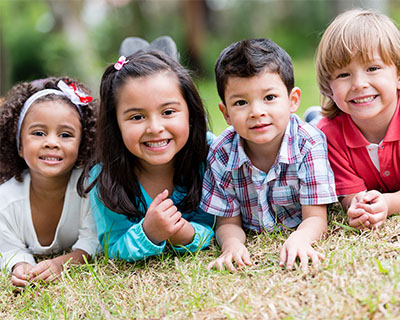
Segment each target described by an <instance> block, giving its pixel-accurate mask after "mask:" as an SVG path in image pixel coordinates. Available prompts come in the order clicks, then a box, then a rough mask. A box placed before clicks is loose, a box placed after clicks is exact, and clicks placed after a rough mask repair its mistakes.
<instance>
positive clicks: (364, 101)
mask: <svg viewBox="0 0 400 320" xmlns="http://www.w3.org/2000/svg"><path fill="white" fill-rule="evenodd" d="M377 96H378V95H374V96H369V97H366V98H362V99H353V100H350V101H351V102H353V103H368V102H371V101H373V100H375V98H376V97H377Z"/></svg>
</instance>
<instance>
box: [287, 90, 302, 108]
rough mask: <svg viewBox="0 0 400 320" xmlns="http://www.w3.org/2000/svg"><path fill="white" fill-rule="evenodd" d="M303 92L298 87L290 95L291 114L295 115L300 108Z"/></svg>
mask: <svg viewBox="0 0 400 320" xmlns="http://www.w3.org/2000/svg"><path fill="white" fill-rule="evenodd" d="M300 97H301V90H300V88H298V87H294V88H293V89H292V91H291V92H290V95H289V100H290V113H295V112H296V111H297V109H299V107H300Z"/></svg>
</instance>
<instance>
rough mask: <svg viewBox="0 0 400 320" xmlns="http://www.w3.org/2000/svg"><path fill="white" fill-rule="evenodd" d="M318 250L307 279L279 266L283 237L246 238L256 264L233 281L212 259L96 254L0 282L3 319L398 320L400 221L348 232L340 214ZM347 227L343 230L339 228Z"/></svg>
mask: <svg viewBox="0 0 400 320" xmlns="http://www.w3.org/2000/svg"><path fill="white" fill-rule="evenodd" d="M330 212H331V214H330V217H331V219H330V223H329V231H328V234H327V235H326V237H324V239H322V240H321V241H319V242H318V243H317V244H316V246H317V247H318V248H319V250H321V251H322V252H324V253H325V255H326V259H325V261H324V262H323V263H322V266H321V267H320V268H319V269H318V270H315V269H312V270H311V271H310V272H309V273H307V274H304V273H302V272H301V271H300V270H299V269H298V268H297V269H296V270H294V271H288V270H285V269H282V268H280V267H279V266H278V258H279V254H278V252H279V248H280V246H281V245H282V243H283V241H284V240H285V238H286V237H287V234H279V233H276V234H266V233H265V234H261V235H250V236H249V238H248V243H247V245H248V247H249V251H250V252H251V254H252V259H253V262H255V265H254V266H252V267H250V268H247V269H246V270H243V271H241V272H238V273H236V274H230V273H228V272H226V271H216V270H213V271H208V270H206V269H205V266H206V265H207V263H208V262H210V261H211V260H212V259H213V258H215V257H216V256H217V255H218V254H219V248H218V246H217V245H216V244H215V243H214V244H213V245H212V247H211V248H210V250H207V251H203V252H200V253H198V254H197V255H195V256H191V255H187V256H184V257H176V256H174V255H172V254H168V255H165V256H163V257H156V258H152V259H150V260H148V261H145V262H140V263H136V264H129V263H126V262H123V261H111V260H110V261H108V262H107V260H106V259H105V258H104V257H98V258H97V259H96V260H95V261H94V262H92V263H90V264H88V265H85V266H81V267H69V268H68V272H66V273H65V274H64V275H63V277H62V279H61V280H60V281H59V282H58V283H54V284H51V285H49V286H42V287H32V288H28V289H26V290H25V291H24V292H22V293H16V292H15V291H14V288H13V287H12V286H11V285H10V283H9V277H8V276H7V275H4V274H3V275H2V276H0V318H2V319H6V318H8V319H60V318H61V319H62V318H65V319H86V318H88V319H209V320H211V319H400V260H399V259H398V253H399V250H400V247H399V237H400V223H399V222H400V220H399V219H400V216H394V217H392V218H390V219H389V220H388V221H387V223H386V224H385V226H384V227H382V228H381V229H380V230H378V231H372V232H371V231H364V232H362V233H358V232H355V231H352V230H351V229H349V228H346V227H345V225H346V219H345V216H344V214H343V212H340V210H339V209H338V208H333V209H331V210H330ZM343 225H344V226H343Z"/></svg>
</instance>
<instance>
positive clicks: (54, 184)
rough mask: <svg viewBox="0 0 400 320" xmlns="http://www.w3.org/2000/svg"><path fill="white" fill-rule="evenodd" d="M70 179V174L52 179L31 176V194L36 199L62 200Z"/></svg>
mask: <svg viewBox="0 0 400 320" xmlns="http://www.w3.org/2000/svg"><path fill="white" fill-rule="evenodd" d="M70 177H71V172H69V173H68V174H67V175H63V176H58V177H54V178H46V177H37V176H35V175H31V185H30V189H31V192H32V193H33V194H34V195H35V197H36V198H45V199H49V198H52V199H55V198H63V197H64V196H65V191H66V190H67V186H68V181H69V178H70Z"/></svg>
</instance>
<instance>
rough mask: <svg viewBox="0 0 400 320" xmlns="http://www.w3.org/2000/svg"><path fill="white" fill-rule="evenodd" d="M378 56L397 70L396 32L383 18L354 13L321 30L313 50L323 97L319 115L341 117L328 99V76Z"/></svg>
mask: <svg viewBox="0 0 400 320" xmlns="http://www.w3.org/2000/svg"><path fill="white" fill-rule="evenodd" d="M376 50H377V52H378V53H379V55H380V57H381V59H382V61H383V62H384V63H385V64H387V65H395V66H396V67H397V70H400V32H399V30H398V29H397V27H396V26H395V24H394V22H393V21H392V20H391V19H390V18H389V17H387V16H386V15H384V14H380V13H377V12H374V11H371V10H360V9H354V10H349V11H346V12H344V13H342V14H340V15H338V16H337V17H336V18H335V19H334V20H333V22H332V23H331V24H330V25H329V26H328V28H327V29H326V30H325V32H324V34H323V36H322V39H321V41H320V43H319V46H318V49H317V58H316V72H317V83H318V87H319V90H320V92H321V94H322V96H323V101H322V114H323V115H324V116H326V117H328V118H333V117H335V116H337V115H338V114H340V113H341V111H340V109H339V108H338V107H337V106H336V104H335V102H334V101H333V100H332V99H331V95H332V91H331V88H330V85H329V81H330V80H331V75H332V73H333V72H334V71H335V70H337V69H340V68H343V67H345V66H346V65H348V64H349V63H350V62H351V60H352V59H361V61H363V62H364V63H365V62H368V61H371V60H373V58H374V54H375V53H376Z"/></svg>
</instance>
